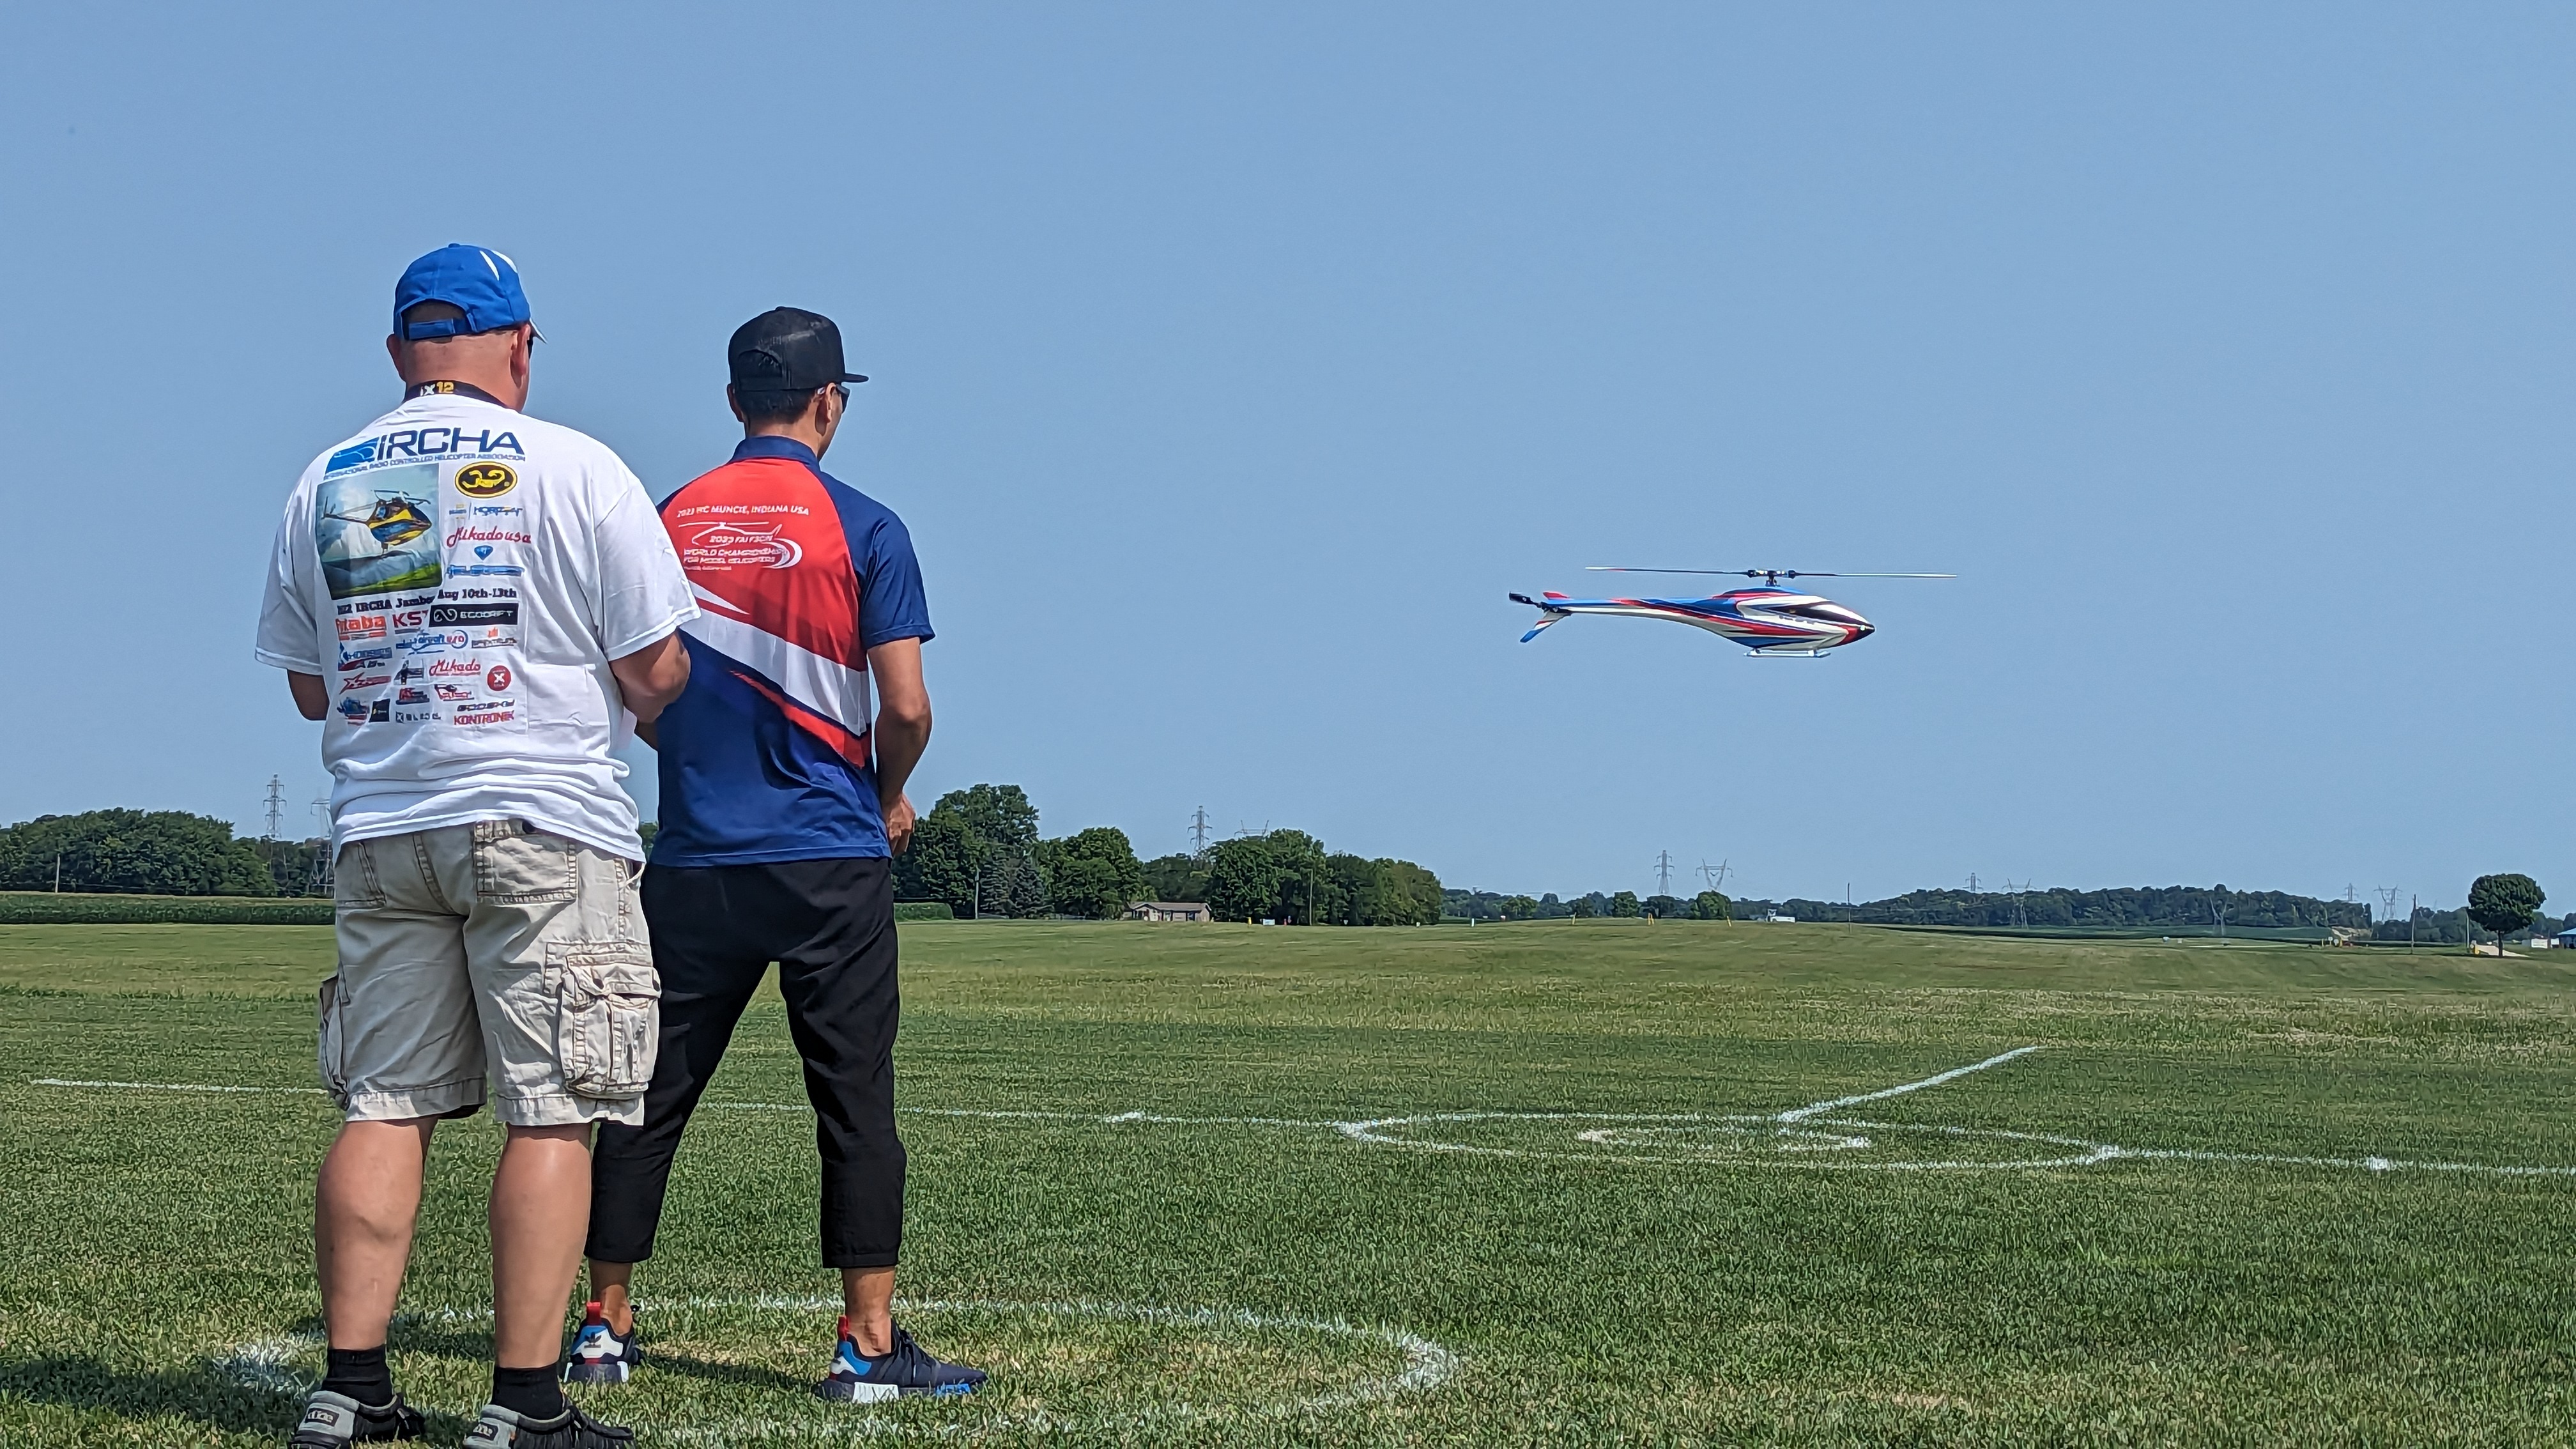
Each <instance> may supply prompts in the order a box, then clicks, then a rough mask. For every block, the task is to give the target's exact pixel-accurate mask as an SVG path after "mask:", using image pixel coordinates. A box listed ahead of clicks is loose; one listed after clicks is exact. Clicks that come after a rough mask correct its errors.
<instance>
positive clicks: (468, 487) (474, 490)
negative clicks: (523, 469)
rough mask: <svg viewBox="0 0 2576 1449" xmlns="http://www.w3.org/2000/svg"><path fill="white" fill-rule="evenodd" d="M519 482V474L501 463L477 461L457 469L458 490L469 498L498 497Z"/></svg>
mask: <svg viewBox="0 0 2576 1449" xmlns="http://www.w3.org/2000/svg"><path fill="white" fill-rule="evenodd" d="M518 482H519V475H518V474H516V473H513V472H511V471H510V470H509V467H508V466H507V465H505V464H501V463H475V464H472V465H469V466H467V467H463V468H459V469H457V470H456V491H457V492H459V493H462V494H464V495H465V496H466V497H468V498H498V497H500V496H501V495H502V494H504V493H507V492H509V491H510V490H511V489H512V488H513V487H516V486H517V485H518Z"/></svg>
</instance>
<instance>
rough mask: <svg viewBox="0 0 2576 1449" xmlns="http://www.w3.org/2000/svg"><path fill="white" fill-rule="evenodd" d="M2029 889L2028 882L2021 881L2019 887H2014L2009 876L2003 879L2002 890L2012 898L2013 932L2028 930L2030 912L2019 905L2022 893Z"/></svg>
mask: <svg viewBox="0 0 2576 1449" xmlns="http://www.w3.org/2000/svg"><path fill="white" fill-rule="evenodd" d="M2029 889H2030V882H2029V881H2027V880H2025V881H2023V882H2022V883H2021V884H2020V885H2014V884H2013V880H2012V877H2011V876H2005V877H2004V890H2005V892H2006V893H2007V894H2009V895H2010V896H2011V897H2012V903H2013V929H2015V930H2019V931H2027V930H2029V929H2030V912H2028V911H2026V910H2024V909H2022V903H2021V897H2022V892H2024V891H2026V890H2029Z"/></svg>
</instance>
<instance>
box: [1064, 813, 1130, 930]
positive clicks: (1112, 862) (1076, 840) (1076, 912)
mask: <svg viewBox="0 0 2576 1449" xmlns="http://www.w3.org/2000/svg"><path fill="white" fill-rule="evenodd" d="M1044 843H1045V844H1046V845H1047V846H1048V847H1050V849H1048V850H1047V851H1046V852H1045V853H1044V865H1045V867H1046V873H1047V895H1048V898H1049V900H1050V901H1051V903H1052V904H1053V905H1054V907H1055V909H1056V913H1057V914H1059V915H1066V916H1088V917H1090V918H1091V919H1093V920H1095V921H1110V920H1116V919H1117V918H1118V917H1120V916H1123V915H1125V914H1127V908H1128V907H1129V906H1132V905H1134V904H1135V903H1136V902H1138V901H1141V900H1144V899H1145V898H1146V896H1145V868H1144V866H1142V865H1140V864H1138V863H1137V860H1136V848H1135V847H1134V846H1132V845H1130V844H1128V843H1127V832H1126V831H1124V830H1119V829H1117V828H1115V827H1112V826H1107V825H1095V826H1092V827H1091V828H1090V829H1088V830H1077V831H1075V832H1074V833H1073V834H1071V835H1068V836H1066V837H1065V838H1064V839H1062V840H1050V841H1046V842H1044Z"/></svg>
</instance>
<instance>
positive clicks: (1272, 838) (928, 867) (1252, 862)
mask: <svg viewBox="0 0 2576 1449" xmlns="http://www.w3.org/2000/svg"><path fill="white" fill-rule="evenodd" d="M894 870H895V881H894V883H895V898H896V899H897V900H905V901H944V902H946V903H947V905H948V907H949V909H950V910H952V911H955V912H956V913H957V914H958V915H960V916H1047V915H1057V916H1083V917H1088V918H1090V919H1093V920H1107V919H1110V918H1112V917H1116V916H1121V915H1124V914H1126V913H1127V910H1128V908H1129V907H1130V906H1132V905H1133V904H1135V903H1136V902H1138V901H1145V900H1157V901H1195V902H1201V903H1204V904H1205V905H1206V906H1207V907H1208V910H1209V912H1210V914H1212V915H1214V916H1216V917H1217V918H1218V919H1219V920H1228V921H1277V922H1281V923H1283V924H1290V925H1306V924H1323V925H1337V926H1397V925H1429V924H1432V923H1435V922H1437V921H1438V920H1439V919H1440V914H1441V909H1440V908H1441V892H1440V880H1439V877H1437V876H1435V875H1433V874H1432V873H1431V872H1430V871H1428V870H1425V869H1423V868H1422V867H1421V866H1419V865H1416V864H1414V863H1413V862H1411V861H1409V860H1392V859H1374V860H1373V859H1369V858H1366V857H1363V856H1358V855H1352V854H1349V853H1347V852H1336V851H1329V850H1326V849H1325V848H1324V844H1323V842H1322V841H1320V840H1317V839H1316V838H1315V837H1313V836H1311V835H1308V834H1307V833H1305V832H1304V831H1302V830H1273V831H1269V832H1267V833H1265V834H1260V835H1246V836H1240V837H1238V838H1236V839H1233V840H1225V841H1220V842H1218V843H1217V844H1215V845H1214V846H1212V847H1210V848H1209V850H1208V851H1207V853H1206V854H1204V855H1166V856H1161V857H1158V858H1156V859H1154V860H1150V861H1139V860H1138V859H1137V858H1136V852H1135V850H1134V848H1133V847H1132V845H1131V844H1130V843H1129V841H1128V839H1127V835H1126V832H1124V831H1122V830H1118V829H1115V828H1113V827H1110V826H1105V825H1096V826H1093V827H1091V828H1089V829H1087V830H1078V831H1075V832H1074V833H1073V834H1071V835H1066V836H1062V837H1058V838H1054V839H1049V838H1047V837H1045V836H1042V835H1040V834H1039V833H1038V809H1037V806H1036V805H1035V804H1033V803H1031V802H1030V800H1029V797H1028V792H1027V791H1026V790H1023V789H1022V788H1021V787H1019V786H1017V785H991V784H985V785H975V786H972V787H970V788H968V789H964V790H952V791H950V792H949V793H947V794H945V795H942V796H940V797H939V800H938V803H936V804H935V805H933V806H932V807H931V808H930V811H929V813H928V814H925V815H923V816H922V817H921V820H920V822H919V823H918V824H917V825H916V826H915V827H914V829H913V837H912V847H911V849H909V850H907V851H906V852H905V853H904V854H903V855H901V856H899V857H897V858H896V860H895V868H894Z"/></svg>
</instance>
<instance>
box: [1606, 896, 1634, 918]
mask: <svg viewBox="0 0 2576 1449" xmlns="http://www.w3.org/2000/svg"><path fill="white" fill-rule="evenodd" d="M1610 914H1612V915H1614V916H1633V915H1635V914H1637V893H1636V892H1635V891H1621V892H1619V893H1618V894H1617V895H1614V896H1612V897H1611V898H1610Z"/></svg>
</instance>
